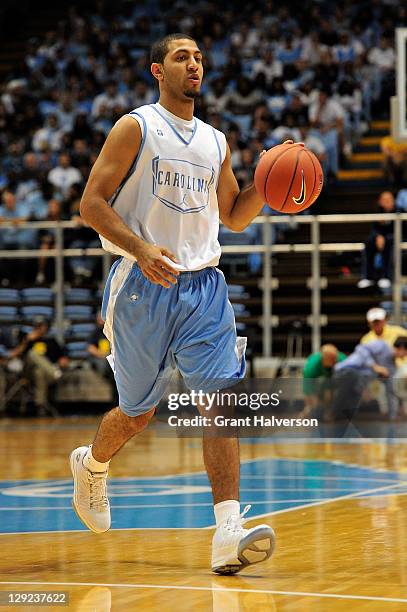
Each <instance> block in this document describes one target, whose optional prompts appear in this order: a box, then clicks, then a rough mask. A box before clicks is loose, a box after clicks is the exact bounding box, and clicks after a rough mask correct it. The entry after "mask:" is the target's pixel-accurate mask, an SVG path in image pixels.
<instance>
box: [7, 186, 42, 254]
mask: <svg viewBox="0 0 407 612" xmlns="http://www.w3.org/2000/svg"><path fill="white" fill-rule="evenodd" d="M2 202H3V203H2V205H1V206H0V226H1V224H2V223H4V222H11V223H12V224H13V226H14V227H9V228H7V229H1V230H0V248H2V249H28V248H33V247H34V246H35V240H36V232H35V231H34V230H31V229H18V226H19V225H20V224H21V223H23V222H24V221H27V220H28V218H29V209H28V206H27V205H26V204H25V203H24V202H21V201H20V202H18V201H17V198H16V195H15V193H14V191H12V190H11V189H5V190H4V191H3V194H2Z"/></svg>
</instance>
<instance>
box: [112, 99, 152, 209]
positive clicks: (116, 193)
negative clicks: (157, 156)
mask: <svg viewBox="0 0 407 612" xmlns="http://www.w3.org/2000/svg"><path fill="white" fill-rule="evenodd" d="M128 114H129V115H137V117H140V119H141V120H142V122H143V133H142V135H141V143H140V148H139V151H138V153H137V155H136V157H135V158H134V162H133V163H132V165H131V166H130V168H129V171H128V172H127V174H126V176H125V177H124V179H123V180H122V182H121V183H120V185H119V187H118V188H117V189H116V191H115V193H114V194H113V196H112V197H111V198H110V202H109V204H110V206H113V205H114V203H115V202H116V200H117V198H118V196H119V194H120V192H121V190H122V189H123V187H124V186H125V184H126V183H127V181H128V180H129V178H130V177H131V175H132V174H134V172H135V170H136V167H137V162H138V160H139V159H140V156H141V154H142V152H143V149H144V144H145V142H146V137H147V123H146V120H145V119H144V117H143V115H140V113H137V112H136V111H132V112H131V113H128ZM136 121H137V120H136Z"/></svg>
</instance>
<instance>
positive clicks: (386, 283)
mask: <svg viewBox="0 0 407 612" xmlns="http://www.w3.org/2000/svg"><path fill="white" fill-rule="evenodd" d="M377 285H378V287H379V289H390V287H391V281H390V280H389V279H388V278H380V279H379V280H378V281H377Z"/></svg>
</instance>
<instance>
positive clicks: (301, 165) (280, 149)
mask: <svg viewBox="0 0 407 612" xmlns="http://www.w3.org/2000/svg"><path fill="white" fill-rule="evenodd" d="M323 183H324V175H323V172H322V168H321V164H320V163H319V161H318V158H317V157H316V155H314V153H312V151H309V150H308V149H306V148H305V147H304V145H302V144H281V145H277V146H276V147H273V148H272V149H270V150H269V151H267V152H266V153H265V154H264V155H262V156H261V158H260V160H259V163H258V164H257V167H256V171H255V174H254V184H255V187H256V191H257V193H258V194H259V196H260V197H261V198H263V199H264V201H265V202H266V203H267V204H268V205H269V206H270V208H272V209H273V210H277V211H279V212H281V213H285V214H290V215H293V214H297V213H299V212H301V211H303V210H305V209H306V208H308V207H309V206H311V204H313V203H314V202H315V200H316V199H317V197H318V196H319V194H320V193H321V189H322V185H323Z"/></svg>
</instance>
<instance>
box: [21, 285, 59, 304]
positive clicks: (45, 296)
mask: <svg viewBox="0 0 407 612" xmlns="http://www.w3.org/2000/svg"><path fill="white" fill-rule="evenodd" d="M21 300H22V302H23V303H24V304H26V305H30V304H44V305H45V304H47V305H49V306H51V305H53V304H54V292H53V291H52V289H50V288H49V287H27V288H26V289H21Z"/></svg>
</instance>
